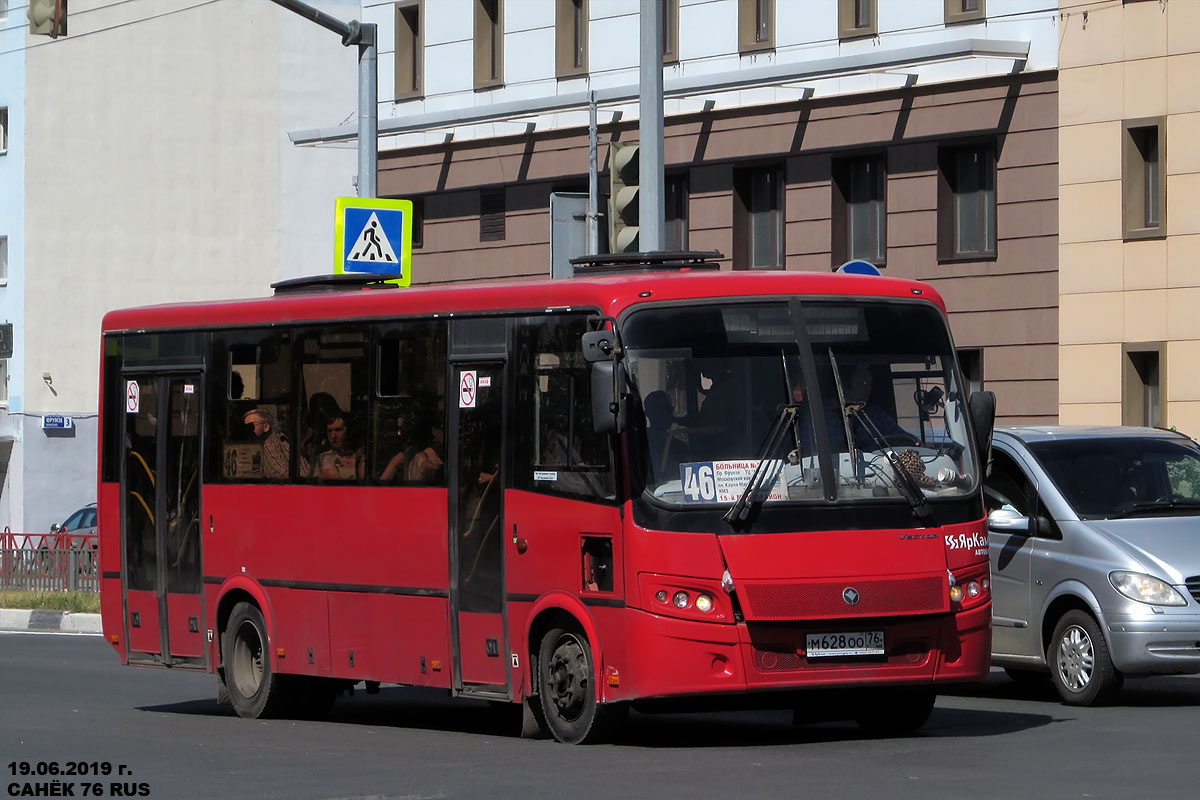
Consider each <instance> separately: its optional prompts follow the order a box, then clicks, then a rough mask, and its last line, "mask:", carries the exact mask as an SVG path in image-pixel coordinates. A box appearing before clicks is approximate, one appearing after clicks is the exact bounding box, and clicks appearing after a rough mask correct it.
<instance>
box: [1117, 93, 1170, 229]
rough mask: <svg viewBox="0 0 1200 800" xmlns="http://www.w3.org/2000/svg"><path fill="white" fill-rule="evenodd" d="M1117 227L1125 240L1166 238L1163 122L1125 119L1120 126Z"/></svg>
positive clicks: (1164, 123)
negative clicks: (1121, 231) (1118, 226)
mask: <svg viewBox="0 0 1200 800" xmlns="http://www.w3.org/2000/svg"><path fill="white" fill-rule="evenodd" d="M1122 129H1123V132H1122V158H1121V195H1122V203H1121V224H1122V227H1123V229H1124V237H1125V238H1126V239H1156V238H1160V237H1163V236H1166V235H1167V182H1166V180H1165V174H1164V173H1163V164H1164V163H1165V161H1166V158H1165V156H1166V152H1167V147H1166V145H1167V142H1166V131H1167V126H1166V120H1164V119H1163V118H1162V117H1158V118H1155V119H1139V120H1126V121H1125V123H1124V125H1123V126H1122Z"/></svg>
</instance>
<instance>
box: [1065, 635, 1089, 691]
mask: <svg viewBox="0 0 1200 800" xmlns="http://www.w3.org/2000/svg"><path fill="white" fill-rule="evenodd" d="M1095 663H1096V659H1095V653H1094V651H1093V648H1092V638H1091V637H1090V636H1088V633H1087V631H1085V630H1084V629H1083V628H1081V627H1079V626H1078V625H1072V626H1071V627H1069V628H1067V629H1066V630H1065V631H1063V635H1062V638H1061V639H1060V640H1059V642H1058V674H1059V677H1061V678H1062V682H1063V685H1064V686H1066V687H1067V688H1068V689H1070V690H1071V691H1072V692H1082V691H1083V690H1084V689H1086V688H1087V686H1088V684H1089V683H1091V681H1092V671H1093V669H1094V668H1095Z"/></svg>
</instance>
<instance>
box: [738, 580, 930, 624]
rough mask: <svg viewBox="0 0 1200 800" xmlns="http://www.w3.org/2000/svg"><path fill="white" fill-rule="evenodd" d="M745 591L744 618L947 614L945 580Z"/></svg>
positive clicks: (765, 586) (750, 586)
mask: <svg viewBox="0 0 1200 800" xmlns="http://www.w3.org/2000/svg"><path fill="white" fill-rule="evenodd" d="M744 588H745V592H744V593H741V592H739V594H741V595H742V600H743V601H744V602H743V610H744V612H745V615H746V618H747V619H758V620H805V619H837V618H843V617H851V616H853V617H893V616H903V615H910V614H936V613H942V612H946V611H949V610H950V598H949V593H948V590H947V589H946V578H945V577H944V576H925V577H916V578H914V577H906V578H884V579H878V580H866V581H863V580H837V581H832V580H821V581H804V582H797V581H791V582H786V583H784V582H774V583H766V582H750V583H747V584H745V587H744Z"/></svg>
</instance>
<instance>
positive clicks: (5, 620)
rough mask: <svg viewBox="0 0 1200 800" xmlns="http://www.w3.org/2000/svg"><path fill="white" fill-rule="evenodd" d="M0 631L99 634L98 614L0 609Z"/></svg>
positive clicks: (101, 629) (100, 629)
mask: <svg viewBox="0 0 1200 800" xmlns="http://www.w3.org/2000/svg"><path fill="white" fill-rule="evenodd" d="M0 631H57V632H59V633H101V632H102V631H103V627H102V626H101V623H100V615H99V614H73V613H71V612H69V611H48V610H46V609H34V610H32V611H30V610H25V609H14V608H0Z"/></svg>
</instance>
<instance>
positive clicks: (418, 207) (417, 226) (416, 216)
mask: <svg viewBox="0 0 1200 800" xmlns="http://www.w3.org/2000/svg"><path fill="white" fill-rule="evenodd" d="M412 204H413V206H412V207H413V220H412V246H413V249H414V250H418V249H420V248H422V247H424V246H425V198H424V197H414V198H412Z"/></svg>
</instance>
